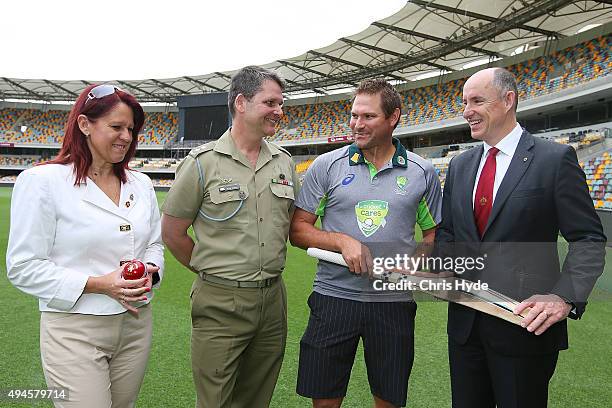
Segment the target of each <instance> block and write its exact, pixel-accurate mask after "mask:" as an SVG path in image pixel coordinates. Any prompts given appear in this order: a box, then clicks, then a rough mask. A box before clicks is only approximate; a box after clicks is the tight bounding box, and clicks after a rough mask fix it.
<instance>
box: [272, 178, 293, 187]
mask: <svg viewBox="0 0 612 408" xmlns="http://www.w3.org/2000/svg"><path fill="white" fill-rule="evenodd" d="M272 184H282V185H283V186H290V187H293V181H289V180H281V179H275V178H273V179H272Z"/></svg>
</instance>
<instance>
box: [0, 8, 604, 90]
mask: <svg viewBox="0 0 612 408" xmlns="http://www.w3.org/2000/svg"><path fill="white" fill-rule="evenodd" d="M611 20H612V0H582V1H572V0H510V1H504V2H499V1H487V2H483V1H482V0H410V1H408V2H407V3H406V5H405V7H404V8H402V9H401V10H400V11H399V12H397V13H396V14H394V15H392V16H390V17H387V18H385V19H383V20H380V21H376V22H373V23H372V24H371V25H370V26H369V27H368V28H367V29H366V30H364V31H362V32H360V33H358V34H355V35H352V36H349V37H343V38H340V39H338V40H337V41H336V42H335V43H333V44H331V45H329V46H327V47H323V48H319V49H316V50H310V51H308V52H306V53H305V54H302V55H299V56H297V57H294V58H289V59H283V60H278V61H274V62H272V63H269V64H267V65H266V67H268V68H272V69H275V70H277V71H278V72H279V73H280V74H281V75H282V76H283V77H284V78H285V79H286V81H287V92H288V93H290V94H296V95H299V94H305V93H313V92H314V93H319V94H326V93H329V92H331V91H334V90H337V89H344V88H347V87H353V86H355V85H356V84H357V83H358V82H359V81H360V80H362V79H364V78H369V77H374V76H385V77H386V78H387V79H389V80H392V81H397V82H398V83H401V82H407V81H409V80H412V79H415V78H416V77H417V76H418V75H420V74H423V73H432V74H434V75H435V73H436V72H439V71H445V72H452V71H455V70H461V69H463V68H464V66H465V65H466V64H469V63H472V62H475V61H481V60H483V58H485V59H495V58H504V57H506V56H510V55H511V54H512V53H514V52H515V50H516V49H517V48H518V47H520V46H523V45H531V46H533V45H540V46H550V45H551V41H555V40H556V39H560V38H563V37H566V36H571V35H574V34H576V32H577V31H578V30H579V29H580V28H582V27H583V26H585V25H586V24H597V23H601V24H603V23H606V22H609V21H611ZM313 29H315V28H314V27H313ZM232 74H233V72H213V73H209V74H206V75H200V76H184V77H178V78H168V79H144V80H128V81H121V80H117V81H114V82H116V83H117V84H118V85H119V86H120V87H122V88H124V89H126V90H128V91H130V92H132V93H133V94H134V95H135V96H136V97H137V98H138V99H139V100H140V101H142V102H175V101H176V97H177V96H181V95H190V94H201V93H204V92H220V91H227V90H228V88H229V81H230V78H231V75H232ZM86 85H88V82H87V81H84V80H72V81H60V80H53V81H51V80H46V79H15V78H5V77H1V78H0V99H4V100H6V99H27V100H38V101H71V100H74V99H75V98H76V96H77V95H78V93H79V92H80V90H82V89H83V88H84V87H85V86H86Z"/></svg>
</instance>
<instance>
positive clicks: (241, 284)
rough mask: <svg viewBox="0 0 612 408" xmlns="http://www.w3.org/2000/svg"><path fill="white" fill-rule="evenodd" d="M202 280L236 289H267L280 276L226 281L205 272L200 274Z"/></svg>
mask: <svg viewBox="0 0 612 408" xmlns="http://www.w3.org/2000/svg"><path fill="white" fill-rule="evenodd" d="M200 278H202V280H203V281H208V282H211V283H216V284H219V285H224V286H231V287H234V288H267V287H268V286H272V284H273V283H275V282H276V281H277V280H278V278H279V276H275V277H274V278H268V279H263V280H257V281H239V280H233V279H225V278H221V277H219V276H215V275H207V274H205V273H204V272H200Z"/></svg>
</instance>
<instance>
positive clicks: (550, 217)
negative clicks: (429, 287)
mask: <svg viewBox="0 0 612 408" xmlns="http://www.w3.org/2000/svg"><path fill="white" fill-rule="evenodd" d="M517 95H518V92H517V86H516V80H515V78H514V76H513V75H512V74H511V73H510V72H508V71H506V70H505V69H502V68H490V69H485V70H482V71H479V72H477V73H476V74H474V75H473V76H472V77H470V78H469V79H468V80H467V81H466V83H465V85H464V88H463V104H464V107H465V108H464V112H463V117H464V118H465V119H466V120H467V122H468V124H469V126H470V130H471V134H472V137H473V138H474V139H478V140H482V141H483V142H484V143H483V145H482V146H479V147H476V148H473V149H471V150H469V151H467V152H465V153H463V154H461V155H459V156H457V157H455V158H454V159H453V160H452V161H451V163H450V165H449V169H448V175H447V178H446V183H445V186H444V198H443V206H442V223H441V225H440V227H439V228H438V231H437V233H436V242H437V244H438V248H439V251H440V252H439V253H440V254H441V253H444V252H446V253H447V254H448V253H449V251H450V249H449V246H451V245H452V246H453V248H452V251H454V252H453V253H454V254H455V255H463V256H465V255H469V256H485V259H486V261H485V267H484V268H483V269H482V270H472V271H470V272H466V273H465V274H464V275H463V276H462V277H463V278H466V279H469V280H480V281H482V282H487V283H488V284H489V287H490V288H492V289H495V290H498V291H500V292H502V293H504V294H506V295H508V296H511V297H513V298H515V299H517V300H522V302H521V303H520V305H518V306H517V307H516V308H515V310H514V313H516V314H522V315H524V316H525V317H524V319H523V320H522V327H521V326H518V325H514V324H511V323H508V322H506V321H504V320H501V319H498V318H496V317H493V316H489V315H485V314H483V313H480V312H477V311H475V310H474V309H471V308H468V307H464V306H461V305H458V304H453V303H451V304H449V310H448V336H449V340H448V341H449V362H450V371H451V388H452V398H453V407H466V408H480V407H483V408H484V407H494V406H496V405H497V407H498V408H506V407H521V408H524V407H545V406H546V405H547V400H548V383H549V381H550V379H551V377H552V375H553V373H554V370H555V366H556V363H557V357H558V354H559V350H563V349H566V348H567V347H568V342H567V324H566V318H567V317H568V316H569V317H573V318H580V316H581V315H582V313H583V312H584V308H585V305H586V299H587V297H588V295H589V293H590V291H591V290H592V288H593V286H594V284H595V281H596V280H597V278H598V277H599V275H601V273H602V271H603V265H604V257H605V247H604V245H605V241H606V237H605V235H604V234H603V229H602V226H601V222H600V220H599V217H598V216H597V214H596V213H595V210H594V208H593V203H592V201H591V198H590V197H589V191H588V187H587V184H586V180H585V176H584V173H583V172H582V170H581V169H580V166H579V165H578V161H577V157H576V152H575V151H574V149H573V148H572V147H569V146H565V145H561V144H557V143H553V142H549V141H544V140H541V139H538V138H534V137H533V136H532V135H531V134H529V133H528V132H527V131H525V130H523V129H521V127H520V125H519V124H518V123H517V121H516V107H517ZM559 232H560V233H561V235H562V236H563V237H564V238H565V239H566V240H567V241H568V242H569V252H568V255H567V257H566V260H565V262H564V264H563V268H562V269H561V268H560V265H559V260H558V252H557V238H558V234H559ZM484 254H486V255H484Z"/></svg>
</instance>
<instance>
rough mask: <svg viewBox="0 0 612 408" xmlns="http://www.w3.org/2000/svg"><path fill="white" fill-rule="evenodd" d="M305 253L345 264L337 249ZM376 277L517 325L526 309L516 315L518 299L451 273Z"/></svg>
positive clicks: (419, 273)
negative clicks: (514, 310)
mask: <svg viewBox="0 0 612 408" xmlns="http://www.w3.org/2000/svg"><path fill="white" fill-rule="evenodd" d="M306 253H307V254H308V255H309V256H311V257H313V258H317V259H320V260H322V261H326V262H331V263H335V264H338V265H342V266H347V264H346V262H345V261H344V258H343V257H342V254H339V253H337V252H332V251H327V250H324V249H320V248H308V250H307V251H306ZM375 278H376V279H380V280H382V281H383V282H390V283H395V284H396V286H397V284H400V285H401V286H402V287H409V288H410V289H409V290H417V291H419V292H423V293H427V294H429V295H431V296H434V297H436V298H438V299H442V300H446V301H448V302H454V303H458V304H461V305H464V306H467V307H470V308H472V309H475V310H478V311H481V312H483V313H486V314H489V315H491V316H495V317H498V318H500V319H503V320H506V321H508V322H510V323H514V324H516V325H520V323H521V320H522V319H523V317H524V316H526V315H527V313H528V312H529V309H525V310H524V311H523V312H522V314H520V315H516V314H514V313H513V312H512V310H513V309H514V307H515V306H516V305H518V304H519V303H520V302H518V301H516V300H514V299H511V298H509V297H508V296H506V295H504V294H502V293H499V292H497V291H495V290H493V289H489V288H486V289H485V288H484V287H483V286H485V285H480V284H477V283H476V282H471V281H468V280H465V279H461V278H457V277H453V276H451V277H439V276H438V275H437V274H435V273H428V272H414V273H412V272H407V273H402V272H399V271H398V272H396V271H393V272H385V273H383V274H380V275H375Z"/></svg>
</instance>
